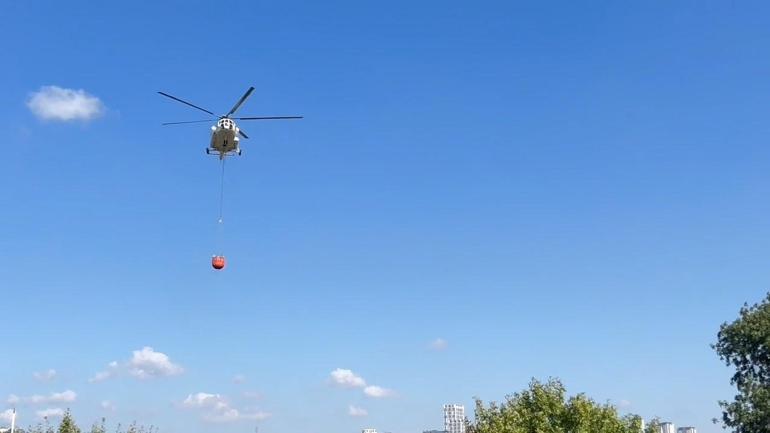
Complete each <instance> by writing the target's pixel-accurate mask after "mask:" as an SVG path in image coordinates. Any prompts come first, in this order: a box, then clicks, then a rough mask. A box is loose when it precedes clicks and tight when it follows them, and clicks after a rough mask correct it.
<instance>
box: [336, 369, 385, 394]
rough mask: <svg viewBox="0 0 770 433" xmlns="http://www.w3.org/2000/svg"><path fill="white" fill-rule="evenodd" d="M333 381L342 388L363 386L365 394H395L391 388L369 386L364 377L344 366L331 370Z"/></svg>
mask: <svg viewBox="0 0 770 433" xmlns="http://www.w3.org/2000/svg"><path fill="white" fill-rule="evenodd" d="M331 382H332V384H334V385H337V386H339V387H342V388H363V389H364V394H366V395H367V396H369V397H374V398H382V397H390V396H392V395H394V392H393V391H392V390H390V389H386V388H383V387H381V386H376V385H368V386H367V385H366V381H365V380H364V378H363V377H361V376H359V375H357V374H355V373H353V372H352V371H351V370H347V369H344V368H338V369H336V370H334V371H332V372H331Z"/></svg>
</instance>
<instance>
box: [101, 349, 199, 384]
mask: <svg viewBox="0 0 770 433" xmlns="http://www.w3.org/2000/svg"><path fill="white" fill-rule="evenodd" d="M124 372H128V374H129V375H131V376H133V377H135V378H137V379H153V378H157V377H164V376H176V375H179V374H182V373H183V372H184V368H182V366H181V365H178V364H174V363H173V362H171V359H170V358H169V357H168V355H166V354H165V353H162V352H156V351H155V349H153V348H152V347H149V346H145V347H143V348H141V349H139V350H134V351H133V352H132V356H131V359H130V360H128V361H126V362H125V363H118V362H117V361H112V362H110V363H109V365H108V366H107V369H106V370H103V371H99V372H97V373H96V374H94V375H93V376H92V377H91V378H90V379H88V381H89V382H90V383H98V382H103V381H105V380H107V379H111V378H113V377H116V376H118V375H119V374H121V373H124Z"/></svg>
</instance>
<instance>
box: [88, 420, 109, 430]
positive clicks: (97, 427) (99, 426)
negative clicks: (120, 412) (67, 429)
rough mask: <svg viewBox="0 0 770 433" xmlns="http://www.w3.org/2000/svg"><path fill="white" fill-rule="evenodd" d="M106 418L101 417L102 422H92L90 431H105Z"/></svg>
mask: <svg viewBox="0 0 770 433" xmlns="http://www.w3.org/2000/svg"><path fill="white" fill-rule="evenodd" d="M105 421H106V419H105V418H104V417H102V422H101V423H98V422H94V423H93V425H91V433H107V428H106V427H105V426H104V423H105Z"/></svg>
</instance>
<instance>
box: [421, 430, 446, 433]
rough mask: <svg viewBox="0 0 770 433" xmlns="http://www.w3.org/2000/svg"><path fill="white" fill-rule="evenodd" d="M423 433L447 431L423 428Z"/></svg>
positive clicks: (442, 432)
mask: <svg viewBox="0 0 770 433" xmlns="http://www.w3.org/2000/svg"><path fill="white" fill-rule="evenodd" d="M422 433H447V431H446V430H423V432H422Z"/></svg>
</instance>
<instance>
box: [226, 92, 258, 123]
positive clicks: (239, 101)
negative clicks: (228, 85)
mask: <svg viewBox="0 0 770 433" xmlns="http://www.w3.org/2000/svg"><path fill="white" fill-rule="evenodd" d="M253 91H254V87H253V86H252V87H249V90H247V91H246V93H244V94H243V96H241V99H239V100H238V102H236V103H235V105H233V108H232V109H230V111H228V112H227V114H225V117H230V115H231V114H234V113H235V112H236V111H237V110H238V109H239V108H241V105H243V103H244V102H246V99H248V98H249V96H251V92H253Z"/></svg>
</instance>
